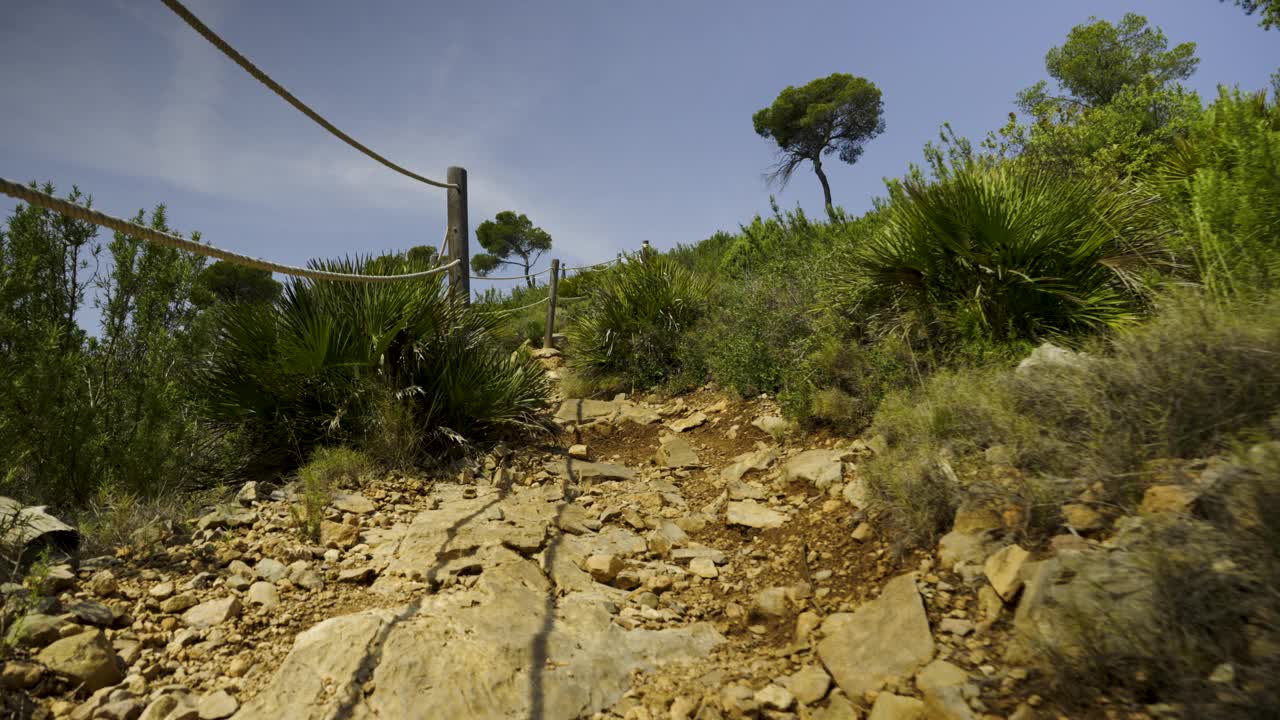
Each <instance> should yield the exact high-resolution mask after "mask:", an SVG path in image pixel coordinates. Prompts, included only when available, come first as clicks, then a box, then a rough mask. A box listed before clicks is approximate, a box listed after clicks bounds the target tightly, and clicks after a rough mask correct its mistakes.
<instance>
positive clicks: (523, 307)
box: [487, 298, 547, 315]
mask: <svg viewBox="0 0 1280 720" xmlns="http://www.w3.org/2000/svg"><path fill="white" fill-rule="evenodd" d="M546 301H547V298H542V299H541V300H539V301H537V302H531V303H529V304H528V305H521V306H520V307H518V308H503V309H502V310H489V311H487V312H489V313H492V314H494V315H498V314H501V315H510V314H511V313H518V312H520V311H521V310H528V309H529V308H531V307H537V306H539V305H541V304H542V303H544V302H546Z"/></svg>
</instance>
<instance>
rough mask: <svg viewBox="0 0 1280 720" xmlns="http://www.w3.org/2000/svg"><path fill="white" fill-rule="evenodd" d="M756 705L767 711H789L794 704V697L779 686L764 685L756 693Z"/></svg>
mask: <svg viewBox="0 0 1280 720" xmlns="http://www.w3.org/2000/svg"><path fill="white" fill-rule="evenodd" d="M754 699H755V701H756V703H757V704H758V705H759V706H760V707H762V708H767V709H769V710H790V709H791V706H792V705H795V704H796V696H795V695H792V694H791V691H790V690H787V689H786V688H784V687H782V686H780V685H772V684H770V685H765V686H764V687H763V688H760V689H759V690H757V691H756V694H755V698H754Z"/></svg>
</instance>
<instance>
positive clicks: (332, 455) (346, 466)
mask: <svg viewBox="0 0 1280 720" xmlns="http://www.w3.org/2000/svg"><path fill="white" fill-rule="evenodd" d="M371 470H373V462H372V461H371V460H370V459H369V457H368V456H367V455H365V454H364V453H362V452H359V451H358V450H353V449H351V448H346V447H322V448H319V449H317V450H316V452H315V454H314V455H312V456H311V461H310V462H308V463H307V464H306V465H303V466H302V467H301V468H299V469H298V488H297V491H298V495H299V499H300V500H301V507H300V508H294V509H293V510H292V512H293V519H294V523H295V524H296V525H297V526H298V528H299V529H300V530H301V531H302V533H303V535H305V536H306V537H307V538H309V539H310V540H311V541H312V542H319V541H320V523H321V522H322V521H323V520H324V512H325V508H327V507H328V506H329V503H330V502H332V500H333V495H334V492H335V491H336V490H337V489H339V488H341V487H344V486H347V487H349V486H353V485H356V484H357V483H358V482H359V481H360V478H361V476H363V475H365V474H367V473H368V472H370V471H371Z"/></svg>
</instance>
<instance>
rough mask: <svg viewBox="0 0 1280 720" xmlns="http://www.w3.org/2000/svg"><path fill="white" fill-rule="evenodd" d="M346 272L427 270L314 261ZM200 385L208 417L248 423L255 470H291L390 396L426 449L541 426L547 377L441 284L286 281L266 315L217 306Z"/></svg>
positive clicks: (351, 431)
mask: <svg viewBox="0 0 1280 720" xmlns="http://www.w3.org/2000/svg"><path fill="white" fill-rule="evenodd" d="M312 265H313V266H315V267H318V268H323V269H327V270H335V271H338V272H345V273H365V274H396V273H405V272H414V271H420V270H423V269H425V268H424V267H422V266H419V265H415V264H413V263H410V262H409V261H408V260H406V259H400V258H396V257H390V256H388V257H382V258H375V259H370V260H361V259H358V258H357V259H355V260H350V259H348V260H340V261H328V262H313V263H312ZM218 312H219V316H218V320H219V323H218V325H219V338H218V343H217V350H216V352H215V354H214V356H213V358H212V361H211V364H210V367H209V369H208V371H207V372H206V373H205V375H204V377H203V381H202V382H201V383H200V384H201V385H202V387H204V388H205V389H206V392H207V403H208V407H209V411H210V412H211V413H212V414H213V416H214V417H215V418H217V419H219V420H221V421H223V422H224V423H229V424H232V425H243V427H244V428H245V429H246V432H247V433H248V436H249V439H250V441H251V442H252V443H253V445H254V454H255V456H256V459H257V462H258V463H260V464H265V465H267V466H273V465H276V466H278V465H285V466H288V465H292V464H294V463H296V461H297V459H298V458H299V457H301V456H303V455H305V454H306V453H307V452H309V451H310V449H311V448H313V447H315V446H317V445H319V444H323V443H333V442H358V441H359V440H360V439H361V438H363V437H366V436H367V435H368V434H369V433H370V432H372V431H374V430H375V429H376V428H377V426H378V423H377V422H375V419H376V416H375V415H374V413H373V408H375V407H376V406H377V405H378V404H379V403H383V402H386V393H390V394H391V396H392V397H393V398H394V400H395V402H397V403H402V404H404V405H405V406H406V410H405V411H406V412H410V413H411V417H412V419H411V420H406V421H405V422H411V423H412V425H413V426H414V427H416V428H418V431H419V433H420V434H421V435H422V436H423V437H424V438H425V440H424V444H423V447H424V449H435V448H439V447H441V444H442V442H444V441H451V442H456V441H461V440H462V439H464V438H465V439H468V440H478V439H484V438H489V437H494V436H496V435H501V434H504V433H511V432H518V431H526V430H540V429H546V428H547V427H549V426H548V424H547V423H548V420H547V419H546V417H545V416H544V414H543V408H544V406H545V403H546V397H547V392H548V387H547V381H546V377H545V374H544V373H543V372H542V370H541V368H540V367H539V366H538V364H537V363H536V362H535V361H534V360H533V359H532V358H530V357H528V356H523V355H508V354H507V353H505V352H502V351H501V350H500V349H499V348H498V347H496V345H495V344H494V340H493V330H494V328H495V327H496V325H497V322H498V320H497V319H496V317H495V316H494V315H493V314H491V313H483V312H478V311H470V310H468V308H467V307H466V306H464V305H463V304H461V303H460V302H458V301H456V300H455V299H453V298H452V297H450V296H449V295H448V294H447V293H446V292H445V291H444V288H443V283H442V281H441V280H440V279H439V277H438V276H435V277H432V278H429V279H427V280H423V281H417V282H406V283H388V284H377V285H365V284H340V283H313V282H310V281H305V280H295V281H291V282H290V283H289V284H288V285H286V287H285V292H284V296H283V297H282V299H281V300H280V301H279V302H277V303H276V304H274V305H271V306H260V305H233V306H225V307H222V308H219V310H218Z"/></svg>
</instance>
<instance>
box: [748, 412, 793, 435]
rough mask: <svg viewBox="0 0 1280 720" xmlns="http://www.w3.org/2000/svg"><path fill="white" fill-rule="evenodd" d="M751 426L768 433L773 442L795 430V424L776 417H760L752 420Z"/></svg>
mask: <svg viewBox="0 0 1280 720" xmlns="http://www.w3.org/2000/svg"><path fill="white" fill-rule="evenodd" d="M751 425H752V427H755V428H757V429H759V430H762V431H764V432H766V433H768V434H769V435H770V436H771V437H773V439H775V440H781V439H782V438H784V437H786V436H787V435H790V434H791V433H792V432H793V431H794V430H795V423H792V422H790V421H788V420H786V419H784V418H780V417H778V416H776V415H762V416H760V417H758V418H756V419H755V420H752V421H751Z"/></svg>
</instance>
